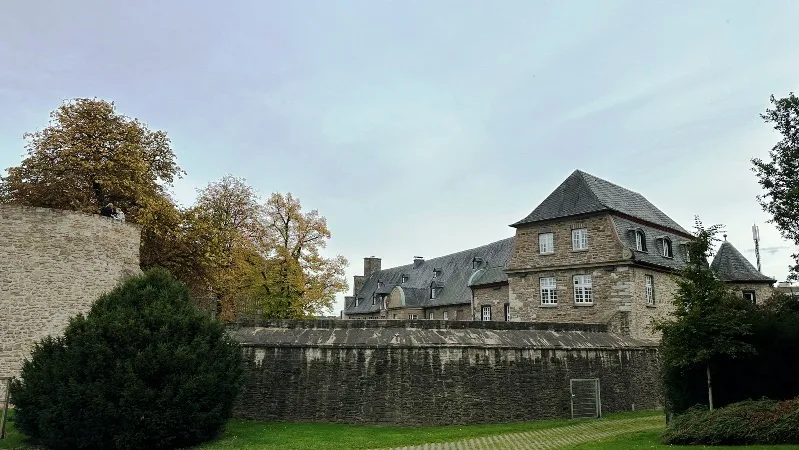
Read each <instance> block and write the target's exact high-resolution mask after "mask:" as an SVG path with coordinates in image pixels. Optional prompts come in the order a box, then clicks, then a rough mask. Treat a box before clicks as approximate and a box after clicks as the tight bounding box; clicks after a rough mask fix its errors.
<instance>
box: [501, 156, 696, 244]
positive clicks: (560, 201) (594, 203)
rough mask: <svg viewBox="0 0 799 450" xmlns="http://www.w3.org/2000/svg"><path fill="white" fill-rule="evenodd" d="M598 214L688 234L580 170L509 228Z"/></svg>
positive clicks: (645, 203)
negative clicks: (617, 215) (620, 216)
mask: <svg viewBox="0 0 799 450" xmlns="http://www.w3.org/2000/svg"><path fill="white" fill-rule="evenodd" d="M601 211H616V212H619V213H622V214H625V215H628V216H631V217H635V218H637V219H640V220H643V221H646V222H649V223H652V224H656V225H660V226H662V227H666V228H669V229H672V230H676V231H678V232H681V233H685V234H688V232H687V231H686V230H685V229H683V228H682V227H681V226H680V225H679V224H678V223H677V222H675V221H673V220H672V219H671V218H669V216H667V215H666V214H665V213H664V212H663V211H661V210H659V209H658V208H657V207H656V206H655V205H653V204H652V203H650V202H649V200H647V199H646V198H644V196H643V195H641V194H639V193H637V192H633V191H631V190H629V189H625V188H623V187H621V186H618V185H616V184H613V183H611V182H609V181H605V180H603V179H601V178H598V177H595V176H593V175H591V174H588V173H585V172H583V171H581V170H575V171H574V172H573V173H572V174H571V175H569V177H568V178H566V180H565V181H564V182H563V183H561V184H560V186H558V187H557V189H555V190H554V191H553V192H552V193H551V194H549V196H548V197H547V198H546V199H544V201H543V202H541V204H540V205H538V207H537V208H535V209H534V210H533V212H531V213H530V214H529V215H528V216H527V217H525V218H524V219H522V220H520V221H518V222H516V223H514V224H513V225H511V226H512V227H518V226H520V225H526V224H530V223H535V222H541V221H545V220H552V219H559V218H562V217H569V216H575V215H580V214H590V213H597V212H601Z"/></svg>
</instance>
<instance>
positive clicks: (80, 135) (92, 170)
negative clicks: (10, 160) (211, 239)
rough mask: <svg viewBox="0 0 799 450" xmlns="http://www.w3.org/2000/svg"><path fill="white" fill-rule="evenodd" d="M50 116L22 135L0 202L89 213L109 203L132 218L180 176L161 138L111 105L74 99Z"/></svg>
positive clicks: (166, 142) (162, 135) (159, 133)
mask: <svg viewBox="0 0 799 450" xmlns="http://www.w3.org/2000/svg"><path fill="white" fill-rule="evenodd" d="M50 117H51V121H50V124H49V125H48V126H47V127H45V128H44V129H42V130H39V131H36V132H33V133H27V134H25V138H26V140H27V145H26V147H25V148H26V150H27V157H26V158H25V159H24V160H23V161H22V164H20V166H19V167H11V168H9V169H8V175H7V176H6V177H4V178H3V180H2V185H3V188H2V190H3V196H4V199H5V200H6V201H8V202H11V203H17V204H22V205H31V206H41V207H47V208H57V209H69V210H75V211H84V212H89V213H98V212H99V211H100V209H101V208H102V207H103V206H105V205H106V204H107V203H113V204H114V205H115V206H116V207H118V208H121V209H122V210H123V211H124V212H125V213H126V214H128V213H133V216H134V217H135V214H136V212H137V210H138V208H140V207H141V206H142V205H144V204H145V203H146V202H147V201H148V200H151V199H153V198H156V197H163V196H165V195H166V190H165V186H169V185H171V183H172V182H173V180H174V179H175V178H177V177H180V176H181V175H182V173H183V172H182V171H181V169H180V167H178V165H177V163H176V161H175V154H174V153H173V152H172V149H171V147H170V141H169V138H168V137H167V135H166V133H165V132H163V131H152V130H150V129H148V128H147V126H146V125H145V124H143V123H141V122H139V121H138V120H136V119H133V118H130V117H127V116H125V115H122V114H120V113H118V112H117V111H116V107H115V105H114V104H113V103H109V102H106V101H103V100H98V99H87V98H79V99H74V100H71V101H67V102H64V103H63V104H62V105H61V106H60V107H59V108H58V109H56V110H55V111H53V112H52V113H51V114H50Z"/></svg>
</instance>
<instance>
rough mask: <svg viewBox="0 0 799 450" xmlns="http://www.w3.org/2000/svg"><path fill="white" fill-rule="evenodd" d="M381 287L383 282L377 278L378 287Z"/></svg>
mask: <svg viewBox="0 0 799 450" xmlns="http://www.w3.org/2000/svg"><path fill="white" fill-rule="evenodd" d="M381 287H383V282H382V281H380V280H377V288H378V289H380V288H381Z"/></svg>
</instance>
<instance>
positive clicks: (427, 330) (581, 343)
mask: <svg viewBox="0 0 799 450" xmlns="http://www.w3.org/2000/svg"><path fill="white" fill-rule="evenodd" d="M314 322H324V321H307V323H306V322H304V321H289V322H276V325H278V326H267V327H231V328H230V329H229V332H230V334H231V336H232V337H233V338H234V339H235V340H236V341H238V342H239V343H240V344H241V346H242V347H254V348H264V347H267V348H274V347H308V348H347V347H349V348H361V349H363V348H368V349H377V348H441V347H446V348H483V349H518V350H539V349H550V350H587V351H590V350H598V349H618V350H627V349H647V348H649V349H651V348H654V347H656V346H657V344H656V343H653V342H650V341H643V340H638V339H634V338H631V337H629V336H625V335H621V334H615V333H608V332H605V331H584V330H580V331H556V330H553V329H535V328H532V327H530V328H527V329H523V328H520V329H498V328H489V327H485V328H478V327H468V326H459V327H439V328H435V327H433V326H432V325H434V324H435V322H437V321H426V322H430V325H431V326H427V327H419V326H413V325H416V323H405V324H404V325H406V326H383V327H380V326H360V327H359V326H357V325H358V324H357V323H353V322H365V323H369V322H376V321H374V320H372V321H352V320H348V321H329V322H336V323H335V324H326V325H331V326H327V327H324V326H313V325H319V324H318V323H314ZM386 322H403V321H386ZM419 322H421V321H419ZM442 322H443V321H442ZM339 323H347V324H348V325H346V326H342V327H338V326H335V325H338V324H339ZM469 323H470V322H465V323H464V324H469ZM478 323H480V322H478ZM280 325H284V326H280ZM297 325H306V326H297ZM528 325H529V324H528ZM536 325H539V324H536Z"/></svg>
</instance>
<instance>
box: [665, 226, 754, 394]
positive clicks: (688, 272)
mask: <svg viewBox="0 0 799 450" xmlns="http://www.w3.org/2000/svg"><path fill="white" fill-rule="evenodd" d="M719 229H720V226H718V225H714V226H712V227H709V228H705V227H704V226H703V225H702V222H700V221H699V219H698V218H697V219H696V230H697V231H696V233H695V238H694V239H693V240H691V241H690V242H688V243H687V244H686V245H687V247H688V248H687V250H688V256H689V258H688V259H689V263H688V264H687V265H686V267H685V268H684V269H683V270H682V271H681V272H680V277H679V278H678V281H677V285H678V289H677V294H676V295H675V296H674V307H675V308H674V312H673V313H672V317H669V318H667V319H665V320H661V321H656V322H655V330H658V331H661V332H662V333H663V338H662V340H661V344H660V348H661V355H662V357H663V364H664V369H665V372H668V371H669V370H671V369H674V368H677V369H687V368H690V367H692V366H695V365H697V364H701V365H703V366H704V367H705V372H706V377H707V391H708V405H709V406H710V409H713V388H712V382H711V381H712V377H711V373H712V368H713V362H714V360H717V359H718V358H719V357H730V358H736V357H738V356H742V355H746V354H750V353H752V352H753V351H754V347H752V345H750V344H749V343H747V342H746V341H745V337H746V336H747V335H749V334H750V328H751V325H750V321H749V319H748V314H749V311H750V310H751V309H752V308H753V306H752V305H751V304H750V303H749V302H747V301H746V300H744V299H743V297H741V296H738V295H735V294H734V293H732V292H731V291H730V289H729V287H728V286H727V285H726V284H725V283H724V282H723V281H721V280H720V279H718V278H717V277H716V275H715V274H714V273H713V271H712V270H711V269H710V266H709V265H708V264H707V259H708V258H709V257H710V256H712V247H713V244H714V242H717V241H718V238H717V237H716V235H717V234H718V232H719Z"/></svg>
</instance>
